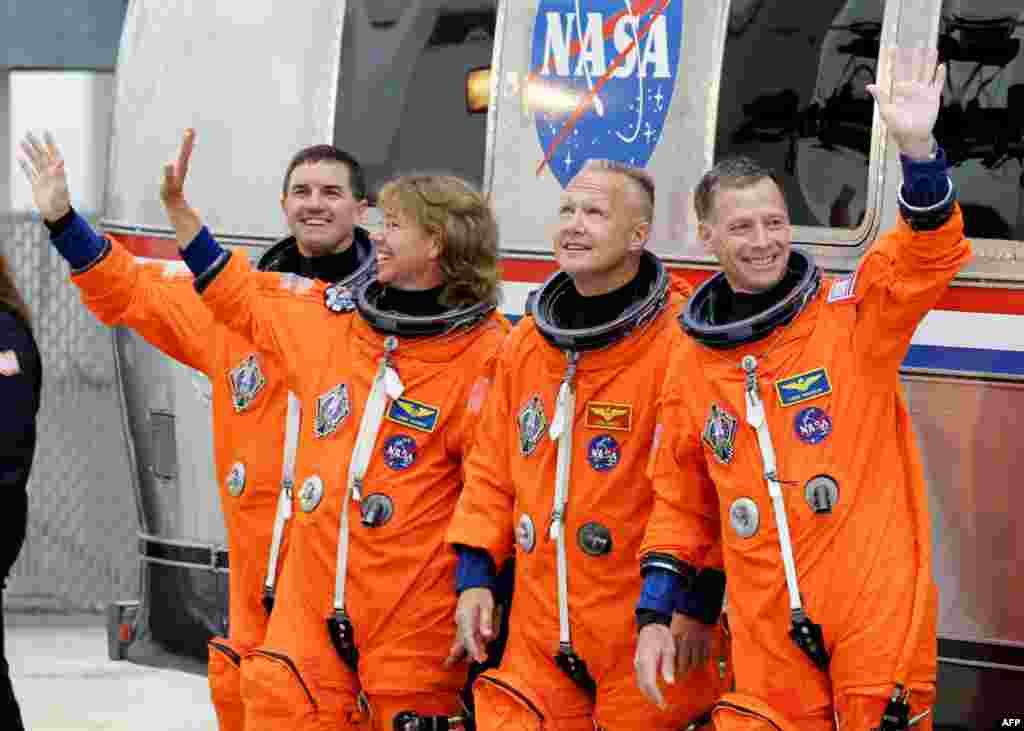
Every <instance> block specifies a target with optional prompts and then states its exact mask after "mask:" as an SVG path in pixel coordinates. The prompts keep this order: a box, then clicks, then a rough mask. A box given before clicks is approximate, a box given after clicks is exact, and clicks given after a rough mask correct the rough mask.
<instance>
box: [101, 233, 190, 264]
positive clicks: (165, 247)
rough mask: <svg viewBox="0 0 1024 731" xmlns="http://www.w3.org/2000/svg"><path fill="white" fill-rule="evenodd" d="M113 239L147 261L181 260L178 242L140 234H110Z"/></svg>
mask: <svg viewBox="0 0 1024 731" xmlns="http://www.w3.org/2000/svg"><path fill="white" fill-rule="evenodd" d="M110 236H111V237H112V238H115V239H117V240H118V242H119V243H120V244H121V245H122V246H124V248H125V249H127V250H128V251H130V252H131V253H132V254H134V255H135V256H142V257H145V258H147V259H180V258H181V256H180V255H179V254H178V242H177V241H175V240H174V239H164V238H159V237H156V236H140V235H138V234H120V233H119V234H110Z"/></svg>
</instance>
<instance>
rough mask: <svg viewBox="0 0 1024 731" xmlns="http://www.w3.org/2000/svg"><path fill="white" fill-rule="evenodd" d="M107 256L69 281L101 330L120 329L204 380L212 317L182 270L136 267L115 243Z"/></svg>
mask: <svg viewBox="0 0 1024 731" xmlns="http://www.w3.org/2000/svg"><path fill="white" fill-rule="evenodd" d="M110 246H111V248H110V252H109V253H108V254H107V255H106V256H105V257H104V258H103V259H102V260H101V261H99V262H97V263H96V264H95V265H94V266H93V267H91V268H89V269H88V270H86V271H84V272H81V273H79V274H75V275H73V276H72V277H71V281H72V282H73V283H74V284H75V285H76V286H77V287H78V288H79V290H80V291H81V296H82V302H83V303H84V304H85V306H86V307H88V308H89V310H90V311H91V312H92V313H93V314H94V315H96V317H97V318H98V319H99V320H100V321H101V322H102V323H103V324H105V325H124V326H125V327H129V328H131V329H132V330H134V331H135V332H136V333H138V334H139V335H141V336H142V337H143V338H145V339H146V341H147V342H149V343H150V344H152V345H153V346H155V347H157V348H159V349H160V350H161V351H162V352H163V353H165V354H167V355H168V356H170V357H171V358H173V359H174V360H176V361H179V362H181V363H184V364H185V365H187V366H189V367H191V368H195V369H196V370H198V371H202V372H203V373H206V374H207V375H209V373H210V357H211V356H212V355H213V350H214V349H213V348H212V347H211V346H210V339H211V336H212V333H213V328H214V325H215V323H214V320H213V315H212V314H211V313H210V312H209V310H207V308H206V306H205V305H203V303H202V301H201V300H200V299H199V296H198V295H197V294H196V291H195V289H194V288H193V286H192V275H191V274H190V273H189V271H188V270H187V269H184V268H182V269H180V270H176V269H175V264H174V263H172V262H161V263H157V262H154V263H145V264H143V263H140V262H138V261H136V260H135V257H134V256H132V254H131V253H129V252H128V251H127V250H126V249H125V248H124V247H123V246H122V245H121V244H120V243H119V242H118V241H117V240H116V239H113V238H111V239H110Z"/></svg>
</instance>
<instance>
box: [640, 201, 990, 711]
mask: <svg viewBox="0 0 1024 731" xmlns="http://www.w3.org/2000/svg"><path fill="white" fill-rule="evenodd" d="M969 256H970V247H969V245H968V243H967V242H966V240H965V239H964V237H963V222H962V219H961V216H960V213H959V210H957V209H954V210H953V214H952V217H950V218H949V219H948V220H947V221H946V222H945V223H944V224H942V225H941V226H940V227H938V228H936V229H935V230H918V231H915V230H913V229H912V228H911V227H910V225H908V223H907V222H906V221H904V220H902V219H901V220H900V221H899V223H898V225H897V227H896V229H895V230H893V231H891V232H889V233H887V234H886V235H884V236H883V237H882V238H881V239H880V240H878V241H877V242H876V243H875V244H874V245H873V247H872V248H871V249H870V250H869V251H868V253H867V254H866V255H865V257H864V259H863V261H862V262H861V265H860V267H859V270H858V272H857V273H856V275H852V276H848V277H844V278H841V279H837V280H834V281H830V280H828V279H824V280H822V283H821V287H820V289H819V290H818V292H817V294H816V295H815V296H814V297H813V298H812V299H811V300H810V301H809V302H808V303H807V304H806V306H805V307H804V309H803V310H802V311H801V312H800V313H799V314H797V315H796V317H795V319H793V320H792V321H791V322H790V323H789V324H788V325H784V326H782V327H780V328H778V329H777V330H776V331H774V332H772V333H771V334H769V335H767V336H765V337H764V338H763V339H760V340H757V341H755V342H751V343H747V344H741V345H738V346H737V347H734V348H728V349H722V348H712V347H707V346H706V345H705V344H702V343H700V342H698V341H697V340H696V339H694V338H691V337H685V336H683V335H682V334H681V333H680V334H679V336H678V337H677V338H676V340H675V344H674V345H673V352H672V354H671V365H670V367H669V372H668V376H667V378H666V381H665V385H664V390H663V393H662V397H661V405H660V411H659V422H660V427H659V428H660V429H661V436H660V439H659V445H658V447H657V448H656V453H655V454H654V455H653V459H652V469H651V472H652V477H653V479H654V487H655V492H656V499H655V505H654V510H653V513H652V515H651V519H650V523H649V527H648V531H647V534H646V536H645V538H644V542H643V547H642V549H641V551H642V552H643V553H644V554H645V555H646V554H651V553H657V554H669V555H670V556H672V557H674V558H675V559H677V560H680V561H683V562H686V563H688V564H690V565H692V566H701V565H703V564H704V562H705V555H706V553H707V552H708V551H709V550H710V549H711V548H712V547H713V546H715V545H716V544H717V542H718V541H719V537H720V536H721V540H722V541H723V544H724V545H723V550H724V554H725V570H726V576H727V577H728V589H727V591H728V594H727V606H728V619H729V626H730V628H731V630H732V647H733V661H734V665H735V674H736V686H737V694H735V695H727V696H726V697H725V698H724V699H723V702H722V703H721V704H720V705H719V706H718V708H717V709H716V711H715V714H714V715H715V719H714V720H715V725H716V728H719V729H728V730H730V731H731V730H733V729H743V730H744V731H747V730H750V731H753V730H755V729H756V730H757V731H766V730H768V729H774V730H779V729H781V730H782V731H790V730H792V729H800V730H801V731H811V730H813V731H819V730H820V731H824V730H825V729H832V728H835V726H834V723H835V720H834V719H835V717H837V718H838V727H839V728H840V729H843V730H844V731H845V730H846V729H851V730H852V729H856V730H857V731H867V730H868V729H872V728H876V727H877V726H878V725H879V722H880V719H881V717H882V713H883V709H885V708H886V707H887V702H888V701H889V700H890V697H891V694H892V693H893V690H894V688H895V687H897V686H902V687H903V688H906V689H909V691H910V697H909V705H910V717H911V718H912V717H914V716H916V715H918V714H919V713H920V712H921V711H922V710H924V709H927V708H928V707H929V706H931V704H932V702H933V700H934V695H935V675H936V604H937V592H936V586H935V582H934V579H933V577H932V566H931V535H930V526H929V520H928V506H927V497H926V486H925V482H924V474H923V470H922V466H921V461H920V456H919V454H918V449H917V445H916V442H915V438H914V434H913V431H912V429H911V424H910V416H909V414H908V411H907V407H906V403H905V401H904V398H903V395H902V391H901V387H900V382H899V367H900V363H901V362H902V360H903V357H904V355H905V354H906V351H907V348H908V347H909V345H910V339H911V336H912V335H913V332H914V329H915V328H916V326H917V324H918V323H919V322H920V321H921V319H922V318H923V317H924V315H925V313H926V312H927V311H928V310H929V309H930V308H932V307H933V306H934V305H935V303H936V302H937V301H938V299H939V297H940V296H941V295H942V293H943V292H944V291H945V289H946V286H947V285H948V283H949V282H950V280H952V278H953V277H954V276H955V274H956V272H957V271H958V270H959V269H960V268H961V267H962V266H963V264H964V263H965V262H966V261H967V260H968V258H969ZM749 356H753V359H749ZM745 358H748V359H747V360H746V362H745V365H746V366H747V367H748V368H749V367H751V366H754V368H753V371H752V373H751V374H750V376H752V377H753V379H754V380H753V384H754V387H755V388H756V389H757V391H758V393H759V394H760V398H761V400H762V402H763V404H764V410H765V412H766V417H767V426H768V429H769V431H770V433H771V438H772V441H773V443H774V450H775V453H776V455H777V478H778V481H779V483H781V486H782V498H783V500H784V502H785V507H786V514H787V516H788V529H789V533H790V534H791V538H792V546H793V553H794V558H795V566H796V570H797V574H798V579H799V593H800V595H801V598H802V601H803V609H804V610H805V612H806V615H807V616H808V617H810V618H811V620H812V621H813V622H815V623H818V624H820V625H821V626H822V629H823V635H824V644H825V649H826V650H827V651H828V653H829V654H830V656H831V660H830V663H829V664H828V666H827V670H822V669H819V668H818V667H816V666H815V665H814V664H812V662H811V661H810V659H809V658H808V656H807V655H805V654H804V653H803V652H801V650H800V649H799V648H798V647H797V645H796V644H795V643H794V642H793V641H792V640H791V638H790V637H789V636H788V635H789V631H790V608H791V604H790V603H789V599H788V594H787V586H786V577H785V576H784V572H783V561H782V559H781V558H780V538H779V535H780V534H779V530H778V529H777V526H776V520H775V516H776V513H775V510H774V509H773V503H772V500H771V499H770V497H769V490H768V487H767V486H766V480H765V475H764V472H765V466H764V462H763V461H762V451H761V449H760V448H759V442H758V435H757V432H756V430H755V428H754V427H752V426H751V425H750V424H748V422H747V413H748V412H747V409H748V404H747V399H748V388H749V387H750V384H751V381H750V380H749V378H750V377H749V376H748V374H747V373H746V372H745V371H744V368H743V367H742V366H743V365H744V359H745ZM930 727H931V719H930V716H929V717H926V718H924V719H921V720H920V723H919V725H918V726H916V727H915V728H920V729H929V728H930Z"/></svg>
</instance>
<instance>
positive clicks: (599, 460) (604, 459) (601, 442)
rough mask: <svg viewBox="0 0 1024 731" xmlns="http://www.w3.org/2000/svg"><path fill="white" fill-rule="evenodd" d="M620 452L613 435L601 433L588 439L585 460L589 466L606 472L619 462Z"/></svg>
mask: <svg viewBox="0 0 1024 731" xmlns="http://www.w3.org/2000/svg"><path fill="white" fill-rule="evenodd" d="M621 458H622V452H621V451H620V450H619V443H618V442H617V441H615V437H613V436H611V435H609V434H602V435H601V436H598V437H594V438H593V439H591V440H590V446H589V447H587V461H588V462H590V466H591V467H593V468H594V469H595V470H597V471H598V472H607V471H608V470H610V469H612V468H613V467H614V466H615V465H617V464H618V463H619V460H620V459H621Z"/></svg>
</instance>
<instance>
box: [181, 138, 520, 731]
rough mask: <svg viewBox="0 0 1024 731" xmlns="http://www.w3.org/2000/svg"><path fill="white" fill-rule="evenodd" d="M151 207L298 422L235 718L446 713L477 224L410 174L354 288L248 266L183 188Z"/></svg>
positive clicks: (472, 382) (397, 184)
mask: <svg viewBox="0 0 1024 731" xmlns="http://www.w3.org/2000/svg"><path fill="white" fill-rule="evenodd" d="M186 169H187V155H185V156H183V157H182V158H179V161H178V163H176V165H174V166H169V168H168V170H167V171H165V182H164V193H163V197H164V200H165V207H166V208H167V211H168V215H169V217H170V219H171V222H172V224H173V225H174V227H175V230H176V232H177V236H178V244H179V246H180V247H182V250H183V251H182V256H183V258H184V259H185V261H186V263H187V264H188V266H189V268H190V269H191V270H192V271H193V272H194V273H195V274H196V275H197V277H196V288H197V289H198V290H199V291H200V292H201V294H202V298H203V301H204V302H205V303H206V304H207V305H208V306H209V307H210V309H211V310H212V311H213V313H214V315H215V317H216V318H217V319H218V320H219V321H222V322H224V323H226V324H227V325H228V326H229V327H231V328H232V329H234V330H236V331H238V332H240V333H242V334H243V335H244V336H246V337H248V338H250V339H251V340H252V342H253V343H254V344H255V345H256V347H257V348H259V349H260V350H261V351H264V352H270V353H272V354H273V355H274V357H276V358H277V359H279V361H280V362H281V364H282V368H283V370H284V373H285V380H286V382H287V383H288V385H289V388H291V389H292V390H293V391H294V392H295V393H296V394H297V396H298V398H299V401H300V402H301V404H302V406H303V410H304V411H307V410H308V413H309V414H310V415H311V418H310V420H309V421H308V422H306V423H305V424H304V426H303V432H302V435H301V438H300V446H299V456H298V461H297V464H296V498H297V503H298V508H297V512H296V516H295V519H294V523H293V526H292V532H291V549H290V551H289V554H288V557H287V560H286V562H285V566H284V568H283V571H282V578H281V586H280V591H279V597H278V601H277V603H276V605H275V610H274V613H273V615H272V617H271V622H270V627H269V628H268V631H267V637H266V640H265V641H264V643H263V645H262V646H261V647H259V648H257V649H255V650H253V651H252V652H251V653H250V654H249V655H248V657H247V658H246V659H245V660H244V661H243V683H242V692H243V698H244V700H245V708H246V728H247V730H248V731H259V730H261V729H267V730H269V729H274V730H275V731H276V730H278V729H281V728H289V729H332V731H334V730H336V729H340V728H372V729H375V730H377V731H384V730H389V731H390V729H391V728H392V725H393V724H394V723H395V722H396V721H397V722H399V723H400V724H402V723H404V721H403V719H405V718H407V717H408V714H417V715H418V716H423V717H430V718H434V719H441V720H442V721H444V722H445V723H448V719H452V718H458V717H460V715H461V714H462V706H461V699H460V695H459V694H460V691H461V689H462V687H463V685H464V684H465V681H466V668H465V667H464V666H455V665H450V664H446V663H445V659H446V657H447V654H448V651H449V649H450V647H451V645H452V642H453V641H454V639H455V627H454V625H453V623H452V621H451V617H452V614H453V612H454V609H455V597H454V595H453V591H452V589H453V586H454V579H455V556H454V554H452V552H451V551H450V550H449V549H448V548H447V547H446V546H445V543H444V532H445V530H446V529H447V526H448V523H449V520H450V518H451V515H452V512H453V510H454V508H455V503H456V500H457V498H458V496H459V493H460V491H461V489H462V459H463V455H464V454H465V453H466V452H467V451H469V449H470V447H471V444H472V440H473V438H474V434H475V423H476V420H477V413H478V411H479V409H480V407H481V405H482V403H483V401H484V398H485V396H486V393H487V387H488V384H489V382H490V377H489V375H490V371H491V368H492V366H493V358H494V356H495V354H496V352H497V350H498V347H499V345H500V343H501V342H502V340H503V339H504V337H505V335H506V333H507V329H508V328H507V322H506V321H505V320H504V318H503V317H502V316H501V315H500V314H498V313H497V312H496V304H497V295H498V270H497V224H496V222H495V220H494V217H493V213H492V212H491V210H490V208H489V207H488V206H487V204H486V202H485V201H484V200H483V198H482V196H481V195H480V194H479V193H478V192H476V191H475V190H473V189H472V188H471V187H470V186H469V185H467V184H466V183H465V182H463V181H462V180H459V179H458V178H454V177H451V176H444V175H413V176H406V177H401V178H398V179H396V180H393V181H390V182H389V183H388V184H386V185H385V186H384V187H383V189H382V190H381V192H380V194H379V196H378V200H379V203H380V205H381V208H382V209H383V211H384V214H385V215H384V232H383V234H382V235H380V236H378V237H377V238H376V239H375V244H376V255H377V276H376V278H374V279H372V280H370V281H368V282H366V283H364V284H362V285H360V286H359V287H356V288H355V289H354V290H349V289H347V288H343V287H339V286H328V285H326V284H324V283H316V282H313V281H311V280H306V279H300V278H297V277H292V276H287V275H277V274H266V273H259V272H251V271H249V268H248V265H247V263H246V262H245V261H244V260H243V259H242V258H241V257H238V256H231V255H230V254H229V253H228V252H226V251H224V250H223V249H221V248H220V246H219V245H218V244H217V243H216V242H215V241H214V240H213V238H212V237H211V236H210V234H209V232H208V231H207V230H206V229H205V228H204V227H202V226H201V223H200V221H199V217H198V214H196V212H195V211H194V210H192V209H191V208H190V207H189V206H188V204H187V202H185V200H184V195H183V193H182V186H183V181H184V176H185V173H184V171H185V170H186Z"/></svg>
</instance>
